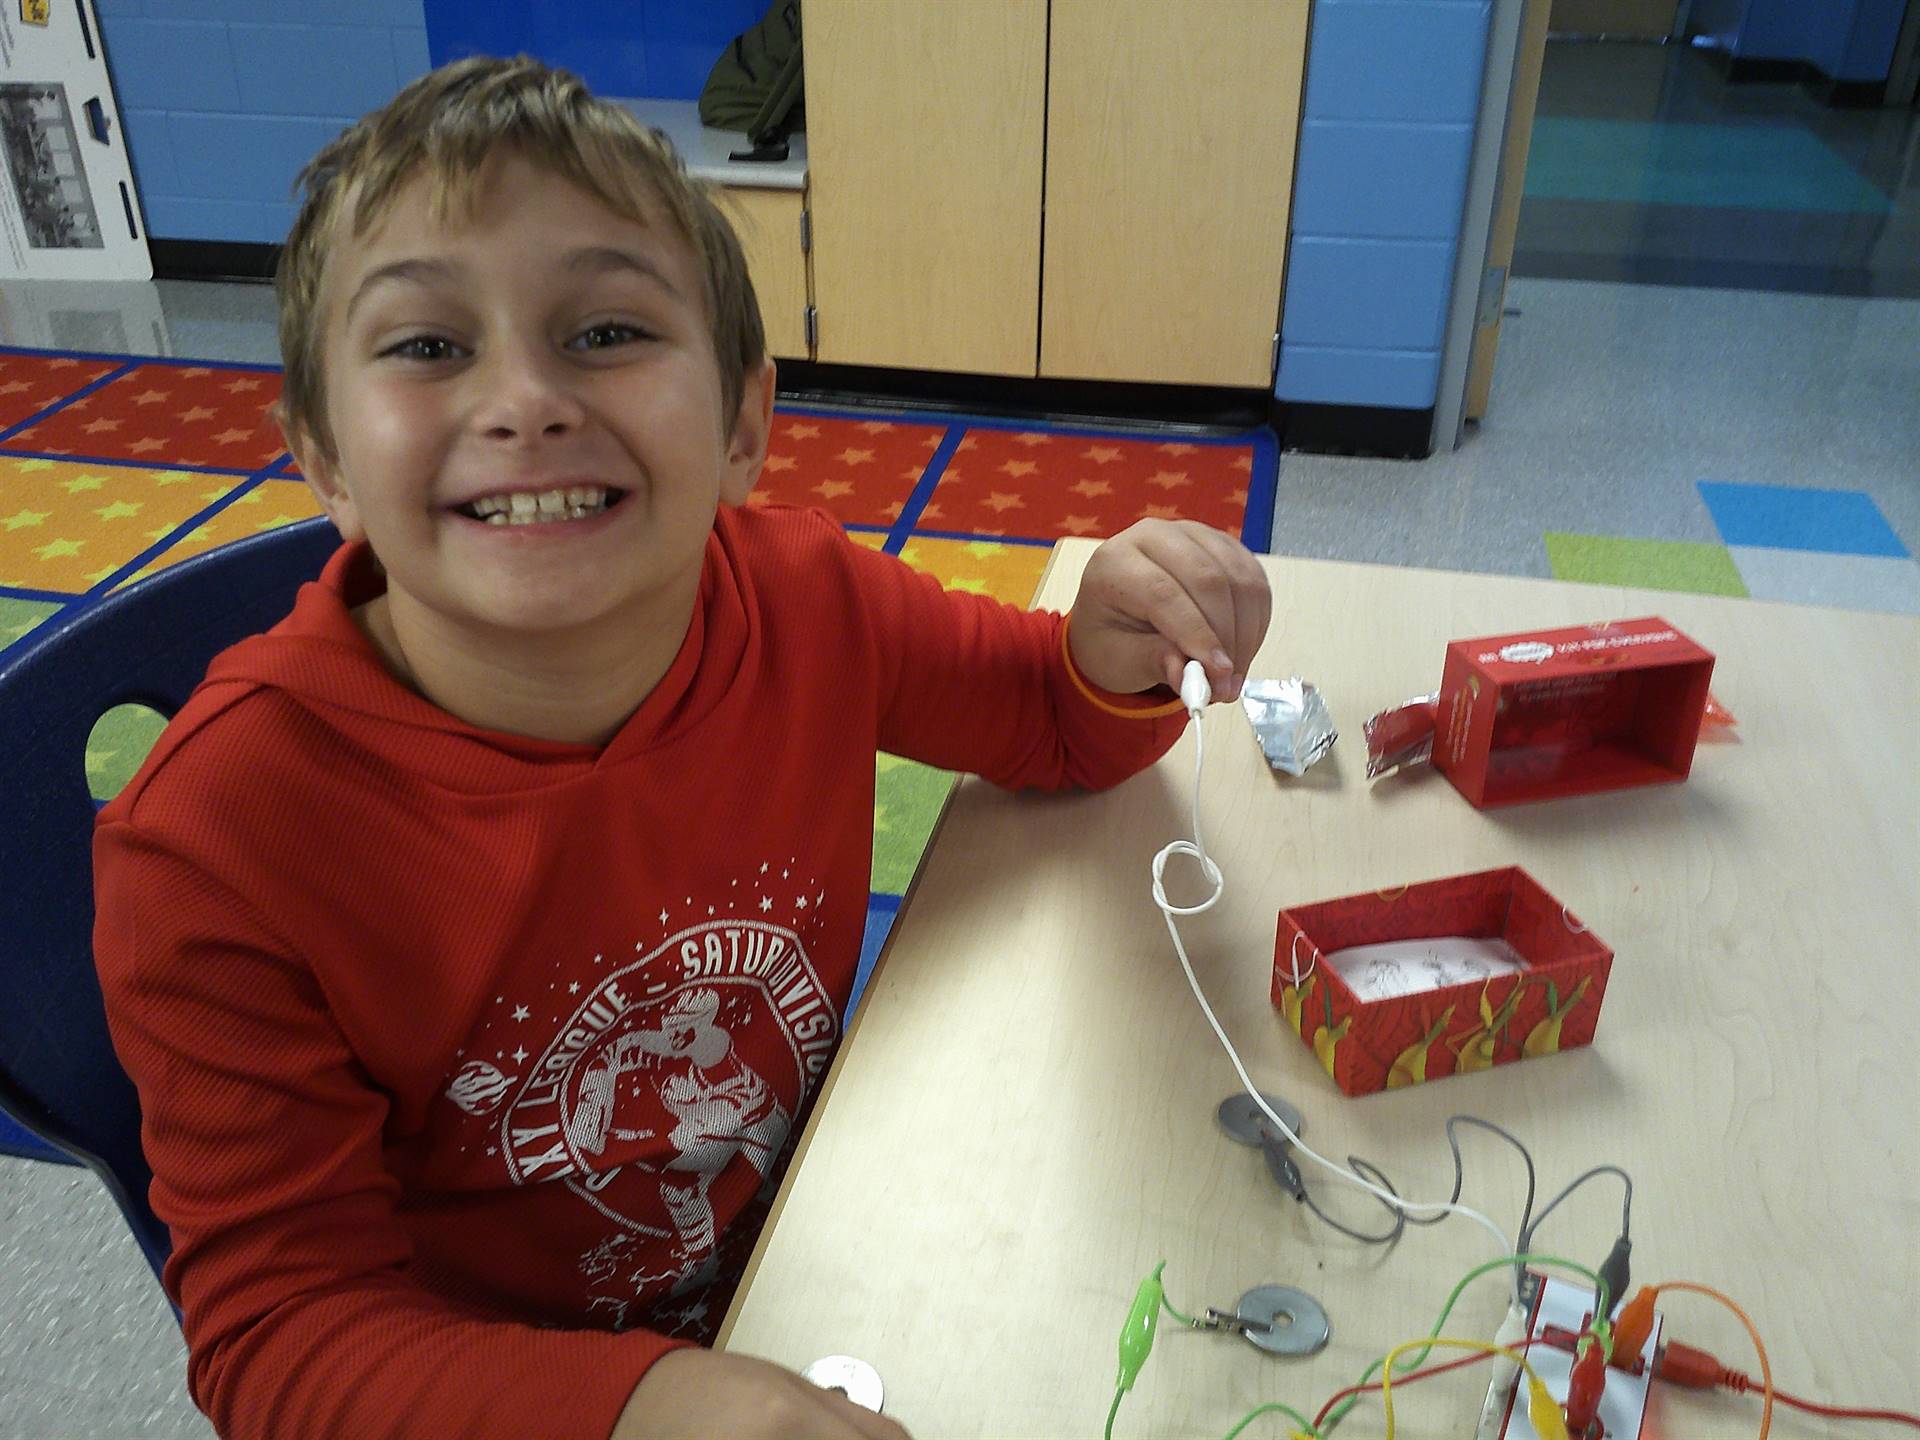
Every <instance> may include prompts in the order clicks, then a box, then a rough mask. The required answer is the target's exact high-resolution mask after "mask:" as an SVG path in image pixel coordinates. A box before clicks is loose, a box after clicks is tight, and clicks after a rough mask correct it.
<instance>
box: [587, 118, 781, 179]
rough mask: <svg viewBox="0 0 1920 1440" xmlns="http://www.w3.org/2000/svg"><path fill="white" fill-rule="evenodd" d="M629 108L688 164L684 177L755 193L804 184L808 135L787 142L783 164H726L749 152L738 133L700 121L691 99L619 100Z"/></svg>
mask: <svg viewBox="0 0 1920 1440" xmlns="http://www.w3.org/2000/svg"><path fill="white" fill-rule="evenodd" d="M618 103H619V104H622V105H624V106H626V107H627V109H629V110H631V111H632V112H633V113H634V114H635V115H636V116H637V117H639V119H640V122H641V123H642V124H644V125H651V126H653V127H654V128H655V129H657V130H664V131H665V132H666V134H667V138H668V139H670V140H672V141H673V145H674V148H675V149H676V150H678V151H679V152H680V154H681V157H682V158H683V159H684V160H685V161H686V162H687V173H688V174H689V175H691V176H693V177H694V178H695V179H696V180H710V181H712V182H714V183H715V184H717V185H740V186H747V187H749V188H752V189H756V190H800V189H804V188H805V187H806V183H807V137H806V134H805V133H804V132H802V131H796V132H795V133H794V134H793V135H791V136H789V137H788V139H787V146H788V153H787V158H786V159H785V160H779V161H775V162H772V163H770V164H759V163H756V162H753V161H742V160H729V159H728V158H727V156H728V155H729V154H730V153H731V152H733V151H735V150H750V149H752V148H753V145H752V142H751V141H749V140H748V139H747V137H746V135H745V134H744V133H742V132H741V131H738V130H715V129H712V128H710V127H708V126H705V125H702V124H701V123H700V106H699V104H698V102H697V101H693V100H630V99H624V98H623V99H621V100H619V102H618Z"/></svg>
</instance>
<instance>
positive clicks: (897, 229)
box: [805, 0, 1047, 375]
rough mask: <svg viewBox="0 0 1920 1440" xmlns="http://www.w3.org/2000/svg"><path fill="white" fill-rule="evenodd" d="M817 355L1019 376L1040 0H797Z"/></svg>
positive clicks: (1041, 95)
mask: <svg viewBox="0 0 1920 1440" xmlns="http://www.w3.org/2000/svg"><path fill="white" fill-rule="evenodd" d="M805 23H806V40H805V44H806V77H807V79H806V85H807V183H808V188H809V190H810V192H811V204H812V209H813V294H814V305H815V307H816V309H817V311H818V317H819V318H818V324H819V330H818V333H817V335H816V337H815V341H816V358H817V359H819V360H821V361H822V362H826V363H833V364H847V365H889V366H900V367H904V368H908V369H928V370H963V371H973V372H977V373H983V374H994V375H1031V374H1033V373H1034V363H1035V358H1036V351H1035V345H1036V340H1035V335H1036V329H1037V326H1038V323H1039V288H1040V173H1041V163H1040V155H1041V144H1042V140H1043V136H1044V131H1045V124H1046V121H1045V105H1046V53H1047V5H1046V0H940V3H928V0H807V3H806V21H805Z"/></svg>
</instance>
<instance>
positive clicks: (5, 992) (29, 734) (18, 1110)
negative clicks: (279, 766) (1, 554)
mask: <svg viewBox="0 0 1920 1440" xmlns="http://www.w3.org/2000/svg"><path fill="white" fill-rule="evenodd" d="M338 544H339V536H338V534H337V533H336V532H335V530H334V528H333V526H332V524H331V523H330V522H328V521H327V520H325V519H316V520H305V521H301V522H300V523H299V524H297V525H288V526H286V527H284V528H282V529H279V530H273V531H269V532H267V533H266V534H263V535H258V536H254V537H252V538H250V539H247V540H241V541H238V542H236V543H234V544H231V545H226V546H222V547H221V548H220V549H217V550H211V551H209V552H207V553H206V554H204V555H199V556H196V557H194V558H193V559H191V560H186V561H183V562H181V563H180V564H178V565H175V566H173V567H171V568H169V569H166V570H163V571H161V572H160V573H159V574H157V575H154V576H151V577H150V578H148V579H146V580H142V581H140V582H139V583H137V584H135V585H130V586H128V587H127V588H126V589H125V590H122V591H120V592H118V593H116V594H113V595H109V596H108V597H106V598H105V599H104V600H101V601H99V602H97V603H95V604H92V605H88V606H86V607H85V608H83V609H79V610H77V611H76V612H75V613H74V614H72V615H71V616H70V617H55V618H54V619H51V620H49V621H47V622H46V623H45V624H44V625H43V626H42V628H41V629H40V630H39V631H36V632H34V633H33V634H32V635H30V636H29V637H28V638H27V639H26V640H25V641H23V642H21V643H20V644H18V645H16V646H14V647H13V648H12V649H11V650H9V651H7V652H6V653H4V654H0V795H4V796H5V797H6V812H5V817H4V819H3V820H0V877H4V883H0V1110H4V1111H6V1113H7V1114H8V1115H10V1116H11V1117H12V1118H13V1119H15V1120H16V1121H18V1122H19V1123H20V1124H21V1125H23V1126H24V1127H25V1128H26V1129H27V1130H28V1131H30V1132H31V1133H33V1134H35V1135H37V1136H39V1137H41V1138H42V1139H44V1140H46V1141H48V1142H50V1143H51V1144H52V1145H54V1146H57V1147H58V1148H59V1149H60V1150H61V1151H63V1152H65V1153H66V1154H68V1155H71V1156H72V1157H73V1158H74V1159H75V1160H77V1161H79V1163H81V1164H83V1165H85V1166H87V1168H89V1169H90V1170H92V1171H93V1173H94V1174H96V1175H98V1176H99V1177H100V1180H101V1182H102V1183H103V1184H104V1185H105V1186H106V1187H107V1190H108V1192H109V1193H110V1194H111V1195H112V1196H113V1198H114V1200H115V1202H116V1203H118V1205H119V1206H120V1210H121V1213H122V1214H124V1215H125V1216H126V1219H127V1224H128V1226H129V1227H130V1228H131V1229H132V1230H133V1234H134V1238H135V1239H136V1240H138V1241H139V1243H140V1248H141V1250H142V1251H144V1252H145V1254H146V1257H147V1261H148V1263H149V1264H151V1265H152V1266H153V1269H154V1273H155V1274H156V1275H157V1274H159V1272H160V1266H161V1264H162V1262H163V1261H165V1259H166V1258H167V1254H168V1251H169V1250H170V1249H171V1248H172V1247H171V1241H170V1240H169V1238H168V1235H167V1229H166V1226H164V1225H163V1224H161V1223H160V1221H159V1220H158V1219H156V1218H155V1216H154V1213H153V1211H152V1209H151V1208H150V1207H149V1206H148V1204H147V1187H148V1185H149V1183H150V1182H151V1181H152V1179H153V1173H152V1171H150V1170H149V1169H148V1168H147V1161H146V1157H145V1155H143V1154H142V1153H141V1149H140V1102H139V1098H138V1096H137V1095H136V1094H135V1092H134V1088H133V1084H132V1082H131V1081H129V1080H128V1079H127V1076H126V1072H125V1071H123V1070H122V1069H121V1068H120V1062H119V1059H118V1057H117V1056H116V1055H115V1054H114V1052H113V1044H112V1041H111V1040H110V1039H109V1037H108V1034H107V1019H106V1013H105V1010H104V1008H103V1006H102V1003H101V999H100V984H99V981H98V979H97V978H96V977H95V975H94V969H93V865H92V856H91V846H92V836H93V817H94V815H95V813H96V810H97V808H98V807H97V806H96V805H95V803H94V800H93V796H92V794H91V793H90V791H89V790H88V787H87V774H86V748H87V737H88V736H89V734H91V733H92V730H93V726H94V722H95V721H97V720H98V719H99V718H100V716H101V715H103V714H105V713H106V712H107V711H108V710H110V709H112V708H113V707H114V706H116V705H125V704H138V705H147V706H151V707H152V708H153V709H155V710H157V711H159V712H160V713H161V714H163V715H166V716H169V717H171V716H172V715H173V714H174V713H175V712H176V711H177V710H179V708H180V706H181V705H182V704H183V703H185V701H186V698H187V696H188V695H189V694H190V693H191V692H192V690H193V687H194V686H195V685H197V684H199V683H200V679H201V677H202V676H203V675H204V674H205V673H206V669H207V665H208V662H210V661H211V660H212V659H213V657H214V656H215V655H217V654H218V653H219V652H220V651H222V650H224V649H226V648H227V647H228V646H229V645H232V644H235V643H236V642H238V641H240V640H243V639H245V638H246V637H247V636H248V635H253V634H257V633H258V632H260V631H262V630H264V629H266V628H267V627H269V626H270V625H272V624H273V623H274V622H275V621H277V620H279V619H281V618H282V617H283V616H284V615H286V613H287V612H288V611H289V610H290V609H292V608H293V599H294V594H295V592H296V591H298V589H299V588H300V586H301V584H302V583H303V582H304V581H307V580H311V579H313V578H314V577H315V576H317V575H318V574H319V573H320V569H321V567H322V566H323V565H324V564H325V563H326V560H327V557H328V556H329V555H331V554H332V553H333V551H334V549H335V547H336V546H338Z"/></svg>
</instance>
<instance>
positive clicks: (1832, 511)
mask: <svg viewBox="0 0 1920 1440" xmlns="http://www.w3.org/2000/svg"><path fill="white" fill-rule="evenodd" d="M1700 498H1701V499H1702V500H1705V501H1706V502H1707V509H1709V510H1710V511H1712V512H1713V523H1714V524H1715V525H1717V526H1719V527H1720V538H1721V539H1722V540H1723V541H1725V542H1726V543H1727V544H1729V545H1759V546H1765V547H1766V548H1768V549H1772V550H1818V551H1821V552H1823V553H1825V554H1828V555H1891V556H1895V557H1898V556H1903V555H1905V554H1906V553H1907V547H1906V546H1905V545H1902V544H1901V543H1900V537H1899V536H1898V535H1896V534H1894V533H1893V527H1892V526H1891V525H1889V524H1887V517H1886V516H1884V515H1882V514H1881V513H1880V507H1879V506H1878V505H1876V504H1874V503H1873V497H1871V496H1870V495H1868V494H1866V493H1865V492H1864V491H1860V490H1801V489H1795V488H1793V487H1791V486H1786V485H1725V484H1721V483H1719V482H1717V481H1712V480H1702V481H1701V482H1700Z"/></svg>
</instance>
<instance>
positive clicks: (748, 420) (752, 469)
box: [720, 356, 775, 505]
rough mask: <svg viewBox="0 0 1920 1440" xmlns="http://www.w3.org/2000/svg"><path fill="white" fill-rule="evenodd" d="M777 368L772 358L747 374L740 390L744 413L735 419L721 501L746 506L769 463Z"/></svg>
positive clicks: (728, 448)
mask: <svg viewBox="0 0 1920 1440" xmlns="http://www.w3.org/2000/svg"><path fill="white" fill-rule="evenodd" d="M774 373H775V372H774V366H773V360H772V357H770V356H769V357H768V358H766V359H763V360H762V361H761V362H760V365H759V368H757V369H755V370H750V371H748V372H747V380H746V384H744V385H742V386H741V387H740V413H739V414H738V415H736V416H734V420H733V434H732V436H731V437H730V438H729V439H728V441H727V459H726V467H725V469H724V471H723V472H722V474H721V476H720V500H721V503H723V504H726V505H744V504H746V503H747V496H749V495H751V494H752V493H753V487H754V484H755V482H756V481H758V480H759V478H760V467H761V466H762V465H764V464H766V461H767V442H768V441H769V440H771V439H772V437H773V392H774Z"/></svg>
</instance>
